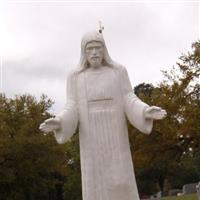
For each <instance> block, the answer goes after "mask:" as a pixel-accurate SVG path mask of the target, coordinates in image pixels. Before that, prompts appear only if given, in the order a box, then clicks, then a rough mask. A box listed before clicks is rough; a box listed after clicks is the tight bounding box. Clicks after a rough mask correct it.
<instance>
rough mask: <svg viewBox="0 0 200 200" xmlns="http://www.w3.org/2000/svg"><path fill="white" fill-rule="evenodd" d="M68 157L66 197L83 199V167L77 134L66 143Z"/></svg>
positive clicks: (73, 199) (74, 199)
mask: <svg viewBox="0 0 200 200" xmlns="http://www.w3.org/2000/svg"><path fill="white" fill-rule="evenodd" d="M65 152H66V158H67V179H66V181H65V184H64V199H66V200H81V199H82V190H81V169H80V154H79V138H78V134H75V135H74V136H73V137H72V139H71V141H69V142H67V144H66V145H65Z"/></svg>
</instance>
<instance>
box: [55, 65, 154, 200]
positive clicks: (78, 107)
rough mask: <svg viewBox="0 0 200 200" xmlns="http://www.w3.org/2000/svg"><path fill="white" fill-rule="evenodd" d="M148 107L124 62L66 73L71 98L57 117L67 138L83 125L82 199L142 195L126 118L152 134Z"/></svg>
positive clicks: (61, 137)
mask: <svg viewBox="0 0 200 200" xmlns="http://www.w3.org/2000/svg"><path fill="white" fill-rule="evenodd" d="M147 107H149V106H148V105H147V104H145V103H143V102H142V101H141V100H140V99H139V98H138V97H137V96H136V95H135V94H134V93H133V91H132V88H131V84H130V81H129V78H128V74H127V71H126V69H125V68H124V67H122V66H117V67H115V68H112V67H107V66H103V67H101V68H99V69H90V68H89V69H86V70H85V71H82V72H77V71H73V72H72V73H70V75H69V76H68V78H67V103H66V106H65V109H64V110H63V112H61V113H60V114H58V115H57V116H56V117H57V118H59V119H60V121H61V127H62V128H61V129H60V130H59V131H56V132H55V137H56V140H57V141H58V143H64V142H66V141H67V140H69V138H70V137H71V136H72V135H73V133H74V132H75V131H76V129H77V126H79V141H80V157H81V174H82V195H83V200H122V199H123V200H139V196H138V190H137V185H136V180H135V175H134V167H133V163H132V157H131V152H130V146H129V139H128V129H127V119H128V120H129V121H130V122H131V124H133V126H134V127H136V128H137V129H138V130H140V131H141V132H143V133H146V134H149V133H150V132H151V129H152V124H153V120H147V119H145V118H144V110H145V109H146V108H147Z"/></svg>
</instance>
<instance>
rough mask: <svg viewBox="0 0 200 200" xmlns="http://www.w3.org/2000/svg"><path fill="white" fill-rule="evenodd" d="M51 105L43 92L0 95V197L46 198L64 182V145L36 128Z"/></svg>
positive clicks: (3, 198) (15, 198)
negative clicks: (37, 95)
mask: <svg viewBox="0 0 200 200" xmlns="http://www.w3.org/2000/svg"><path fill="white" fill-rule="evenodd" d="M51 105H52V101H51V100H49V99H47V97H46V96H44V95H43V96H42V97H41V99H40V100H39V101H37V100H36V99H35V98H34V97H32V96H30V95H22V96H16V97H15V98H14V99H9V98H6V97H5V96H4V95H1V96H0V149H1V151H0V194H1V195H0V199H2V200H18V199H19V200H23V199H29V198H34V199H37V200H40V199H42V200H45V199H49V195H50V193H51V191H55V188H56V187H61V186H62V185H63V180H62V179H63V177H65V176H66V165H65V154H64V149H63V145H58V144H57V143H56V141H55V139H54V138H53V136H52V135H48V136H44V135H43V134H42V133H41V132H40V131H39V129H38V127H39V124H40V123H42V122H43V121H44V120H45V119H47V118H48V117H50V114H49V113H48V112H47V111H48V109H49V108H50V107H51ZM54 193H55V192H54Z"/></svg>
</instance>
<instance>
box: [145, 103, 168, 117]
mask: <svg viewBox="0 0 200 200" xmlns="http://www.w3.org/2000/svg"><path fill="white" fill-rule="evenodd" d="M166 115H167V112H166V110H163V109H162V108H160V107H157V106H151V107H149V108H147V109H146V110H145V111H144V117H145V118H146V119H163V118H164V117H166Z"/></svg>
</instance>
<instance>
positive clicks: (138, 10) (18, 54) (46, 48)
mask: <svg viewBox="0 0 200 200" xmlns="http://www.w3.org/2000/svg"><path fill="white" fill-rule="evenodd" d="M0 6H1V9H0V13H1V14H0V15H1V16H0V20H1V21H0V24H1V27H0V49H1V52H0V53H1V58H2V60H1V61H2V65H1V70H2V71H1V80H0V81H1V92H2V91H3V92H4V93H5V94H6V96H7V97H12V96H13V95H15V94H24V93H29V94H32V95H35V96H36V97H37V98H39V96H40V95H41V94H42V93H44V94H47V95H48V97H49V98H51V99H53V100H54V101H55V105H54V107H53V110H52V112H54V113H56V112H58V111H59V110H61V109H62V108H63V106H64V103H65V82H66V80H65V79H66V75H67V73H68V72H69V70H70V69H73V68H74V67H76V64H77V63H78V61H79V57H80V41H81V38H82V36H83V34H84V33H85V32H87V31H90V30H94V29H96V30H98V21H99V20H101V21H102V23H103V26H104V27H105V30H104V38H105V41H106V44H107V47H108V50H109V53H110V56H111V57H112V58H113V60H116V61H117V62H118V63H121V64H123V65H125V66H126V68H127V70H128V73H129V76H130V80H131V82H132V85H133V86H135V85H137V84H139V83H142V82H146V83H153V84H157V83H159V82H160V81H161V80H162V78H163V76H162V73H161V70H163V69H165V70H166V69H170V68H171V67H172V66H173V65H175V64H176V62H177V61H178V57H179V56H180V55H181V53H185V52H187V51H188V50H190V47H191V44H192V42H194V41H196V40H198V35H199V32H198V26H199V21H198V17H199V16H198V12H199V11H198V7H199V6H198V3H197V2H194V1H193V2H190V1H187V2H181V1H179V2H177V1H176V2H174V1H165V2H162V3H159V2H158V1H150V2H149V3H147V1H145V2H144V1H143V2H142V3H141V2H140V3H139V2H133V3H130V2H129V3H128V2H126V3H122V2H121V3H119V2H118V3H111V2H110V3H105V2H104V3H86V2H85V3H66V2H62V1H60V2H53V1H51V2H50V1H37V2H35V3H34V2H33V1H12V2H11V1H10V3H8V2H7V3H4V4H0Z"/></svg>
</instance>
